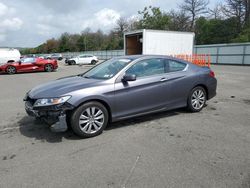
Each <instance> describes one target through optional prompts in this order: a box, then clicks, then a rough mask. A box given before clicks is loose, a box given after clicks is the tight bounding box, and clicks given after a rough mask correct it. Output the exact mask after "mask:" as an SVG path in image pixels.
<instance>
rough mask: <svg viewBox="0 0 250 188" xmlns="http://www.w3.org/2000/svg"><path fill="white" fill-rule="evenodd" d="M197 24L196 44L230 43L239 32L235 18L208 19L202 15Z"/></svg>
mask: <svg viewBox="0 0 250 188" xmlns="http://www.w3.org/2000/svg"><path fill="white" fill-rule="evenodd" d="M195 25H196V26H195V32H196V44H216V43H217V44H218V43H229V42H231V41H232V39H233V38H235V37H236V36H237V35H238V34H239V33H238V32H237V28H236V25H237V19H235V18H229V19H226V20H219V19H210V20H208V19H206V18H204V17H201V18H199V19H198V20H197V21H196V24H195Z"/></svg>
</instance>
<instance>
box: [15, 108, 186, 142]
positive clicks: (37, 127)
mask: <svg viewBox="0 0 250 188" xmlns="http://www.w3.org/2000/svg"><path fill="white" fill-rule="evenodd" d="M180 113H186V111H185V110H183V109H178V110H175V111H168V112H160V113H156V114H151V115H147V116H141V117H137V118H132V119H129V120H124V121H119V122H115V123H111V124H110V125H109V126H108V127H107V128H106V129H105V130H106V131H112V129H117V128H123V127H126V126H132V125H138V124H141V123H145V122H147V121H154V120H158V119H161V118H166V117H171V116H176V115H178V114H180ZM18 126H19V131H20V133H21V134H22V135H24V136H26V137H29V138H34V139H36V140H40V141H42V142H49V143H56V142H62V140H63V138H65V139H70V140H78V139H81V138H80V137H78V136H76V135H75V134H74V133H73V131H72V130H71V129H69V130H68V131H66V132H63V133H54V132H52V131H51V130H50V128H49V126H48V125H47V124H46V123H45V122H43V121H41V120H39V119H34V118H32V117H29V116H24V117H23V118H22V119H20V120H19V121H18ZM138 126H139V125H138Z"/></svg>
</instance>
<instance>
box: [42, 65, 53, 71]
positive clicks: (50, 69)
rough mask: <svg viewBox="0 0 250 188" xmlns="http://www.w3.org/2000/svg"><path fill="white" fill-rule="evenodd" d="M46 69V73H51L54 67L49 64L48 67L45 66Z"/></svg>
mask: <svg viewBox="0 0 250 188" xmlns="http://www.w3.org/2000/svg"><path fill="white" fill-rule="evenodd" d="M44 69H45V71H46V72H51V71H52V70H53V67H52V65H50V64H47V65H45V68H44Z"/></svg>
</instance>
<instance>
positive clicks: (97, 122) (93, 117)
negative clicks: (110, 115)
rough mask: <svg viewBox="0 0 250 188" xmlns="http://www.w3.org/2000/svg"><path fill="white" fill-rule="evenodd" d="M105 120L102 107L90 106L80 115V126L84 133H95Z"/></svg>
mask: <svg viewBox="0 0 250 188" xmlns="http://www.w3.org/2000/svg"><path fill="white" fill-rule="evenodd" d="M104 121H105V117H104V113H103V111H102V110H101V109H100V108H98V107H88V108H86V109H85V110H84V111H83V112H82V114H81V115H80V118H79V126H80V129H81V130H82V131H83V132H84V133H87V134H94V133H96V132H97V131H98V130H100V129H101V128H102V126H103V124H104Z"/></svg>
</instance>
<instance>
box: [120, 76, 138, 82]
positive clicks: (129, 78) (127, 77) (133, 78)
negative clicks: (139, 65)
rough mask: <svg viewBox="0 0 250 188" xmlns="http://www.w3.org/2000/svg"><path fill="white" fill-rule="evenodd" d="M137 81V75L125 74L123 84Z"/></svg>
mask: <svg viewBox="0 0 250 188" xmlns="http://www.w3.org/2000/svg"><path fill="white" fill-rule="evenodd" d="M135 80H136V75H135V74H125V75H124V76H123V78H122V81H123V82H128V81H135Z"/></svg>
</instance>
